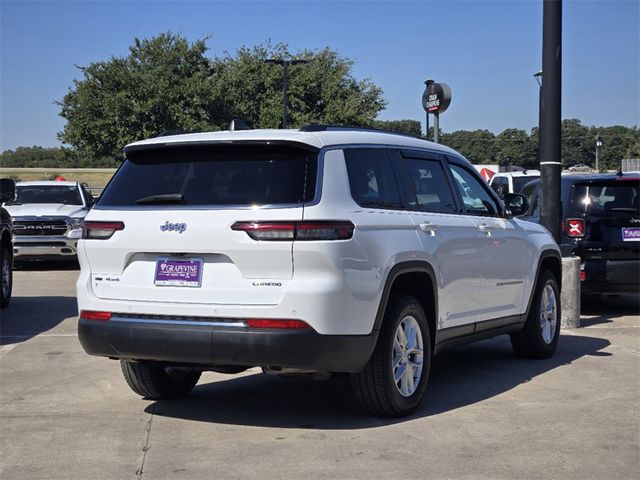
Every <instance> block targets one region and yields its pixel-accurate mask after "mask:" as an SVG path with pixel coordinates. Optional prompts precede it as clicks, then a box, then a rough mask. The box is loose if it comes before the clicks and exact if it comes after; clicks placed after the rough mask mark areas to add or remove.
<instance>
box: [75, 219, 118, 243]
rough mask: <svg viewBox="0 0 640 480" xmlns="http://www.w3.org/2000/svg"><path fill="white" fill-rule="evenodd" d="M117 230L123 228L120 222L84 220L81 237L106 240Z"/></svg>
mask: <svg viewBox="0 0 640 480" xmlns="http://www.w3.org/2000/svg"><path fill="white" fill-rule="evenodd" d="M118 230H124V223H122V222H84V229H83V235H82V238H86V239H93V240H106V239H108V238H111V237H112V236H113V234H114V233H115V232H117V231H118Z"/></svg>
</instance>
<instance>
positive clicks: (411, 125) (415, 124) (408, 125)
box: [374, 120, 422, 137]
mask: <svg viewBox="0 0 640 480" xmlns="http://www.w3.org/2000/svg"><path fill="white" fill-rule="evenodd" d="M374 126H375V127H376V128H379V129H382V130H389V131H392V132H400V133H406V134H407V135H411V136H413V137H421V136H422V125H421V124H420V122H419V121H417V120H377V121H376V122H375V123H374Z"/></svg>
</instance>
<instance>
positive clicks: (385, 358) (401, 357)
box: [351, 294, 431, 417]
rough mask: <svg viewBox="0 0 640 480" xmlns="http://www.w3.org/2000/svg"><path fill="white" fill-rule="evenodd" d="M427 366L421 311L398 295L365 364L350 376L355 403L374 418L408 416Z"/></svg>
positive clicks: (427, 336)
mask: <svg viewBox="0 0 640 480" xmlns="http://www.w3.org/2000/svg"><path fill="white" fill-rule="evenodd" d="M430 366H431V337H430V332H429V326H428V323H427V318H426V315H425V313H424V310H423V309H422V306H421V305H420V302H418V300H416V299H415V298H414V297H411V296H409V295H404V294H403V295H398V296H397V297H395V298H394V299H393V300H392V301H391V303H390V304H389V307H388V309H387V313H386V314H385V319H384V322H383V324H382V329H381V330H380V337H379V338H378V343H377V345H376V348H375V350H374V352H373V355H372V356H371V359H370V360H369V363H367V365H366V366H365V368H364V370H362V371H361V372H358V373H354V374H353V375H352V376H351V379H352V386H353V391H354V394H355V397H356V400H357V401H358V403H360V405H361V406H362V407H364V409H366V410H367V411H369V412H370V413H373V414H374V415H380V416H386V417H401V416H404V415H408V414H410V413H411V412H413V411H414V410H415V409H416V408H417V407H418V405H419V404H420V401H421V400H422V397H423V395H424V392H425V389H426V387H427V381H428V379H429V369H430Z"/></svg>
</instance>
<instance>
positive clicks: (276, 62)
mask: <svg viewBox="0 0 640 480" xmlns="http://www.w3.org/2000/svg"><path fill="white" fill-rule="evenodd" d="M264 63H269V64H272V65H282V66H283V67H284V73H283V79H282V128H287V102H288V99H287V96H288V88H289V65H298V64H301V63H309V61H308V60H279V59H275V58H269V59H267V60H265V61H264Z"/></svg>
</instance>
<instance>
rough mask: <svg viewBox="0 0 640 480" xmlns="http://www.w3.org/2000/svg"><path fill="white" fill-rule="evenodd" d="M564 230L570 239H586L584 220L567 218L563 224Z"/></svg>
mask: <svg viewBox="0 0 640 480" xmlns="http://www.w3.org/2000/svg"><path fill="white" fill-rule="evenodd" d="M562 230H563V231H564V233H565V235H567V236H568V237H574V238H576V237H584V220H583V219H582V218H567V219H566V220H565V221H564V222H562Z"/></svg>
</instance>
